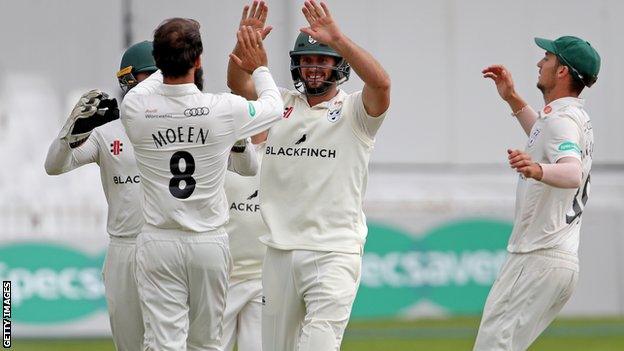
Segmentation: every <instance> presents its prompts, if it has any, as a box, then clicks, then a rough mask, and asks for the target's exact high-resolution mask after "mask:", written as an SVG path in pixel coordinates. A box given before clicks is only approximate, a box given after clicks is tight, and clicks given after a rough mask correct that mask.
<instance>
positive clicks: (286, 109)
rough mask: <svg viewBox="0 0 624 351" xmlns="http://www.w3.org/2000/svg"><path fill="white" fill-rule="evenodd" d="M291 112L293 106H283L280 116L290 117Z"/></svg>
mask: <svg viewBox="0 0 624 351" xmlns="http://www.w3.org/2000/svg"><path fill="white" fill-rule="evenodd" d="M292 112H293V107H292V106H290V107H286V108H284V115H283V116H282V118H288V117H290V114H291V113H292Z"/></svg>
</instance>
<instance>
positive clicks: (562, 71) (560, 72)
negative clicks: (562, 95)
mask: <svg viewBox="0 0 624 351" xmlns="http://www.w3.org/2000/svg"><path fill="white" fill-rule="evenodd" d="M568 74H570V68H568V66H566V65H561V64H560V65H559V67H557V76H559V78H563V77H565V76H566V75H568Z"/></svg>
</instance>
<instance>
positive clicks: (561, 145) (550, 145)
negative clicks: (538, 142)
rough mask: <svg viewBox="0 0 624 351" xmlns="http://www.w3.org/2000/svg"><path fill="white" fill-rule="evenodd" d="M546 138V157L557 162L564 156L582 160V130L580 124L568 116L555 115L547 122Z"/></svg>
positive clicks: (552, 161)
mask: <svg viewBox="0 0 624 351" xmlns="http://www.w3.org/2000/svg"><path fill="white" fill-rule="evenodd" d="M547 128H548V129H547V133H545V134H546V137H547V139H546V140H545V144H544V145H545V148H546V158H547V159H548V161H549V162H550V163H557V161H559V160H560V159H562V158H564V157H574V158H576V159H578V160H579V161H580V160H581V154H582V150H581V147H580V145H581V131H580V129H579V126H578V125H577V124H576V123H575V122H574V121H573V120H572V119H571V118H568V117H566V116H559V117H554V118H552V119H551V120H549V121H548V123H547Z"/></svg>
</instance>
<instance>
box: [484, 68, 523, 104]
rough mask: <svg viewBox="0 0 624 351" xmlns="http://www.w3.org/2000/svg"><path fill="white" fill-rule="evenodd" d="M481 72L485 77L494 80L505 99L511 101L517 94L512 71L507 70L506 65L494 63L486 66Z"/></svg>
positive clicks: (499, 92)
mask: <svg viewBox="0 0 624 351" xmlns="http://www.w3.org/2000/svg"><path fill="white" fill-rule="evenodd" d="M481 73H483V78H490V79H492V80H493V81H494V83H495V84H496V89H497V90H498V94H499V95H500V97H501V98H502V99H503V100H505V101H509V100H510V99H511V98H512V97H513V96H514V95H516V91H515V89H514V82H513V79H512V78H511V73H510V72H509V71H508V70H507V68H505V66H503V65H492V66H489V67H487V68H485V69H484V70H483V71H481Z"/></svg>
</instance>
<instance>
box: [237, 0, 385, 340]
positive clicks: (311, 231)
mask: <svg viewBox="0 0 624 351" xmlns="http://www.w3.org/2000/svg"><path fill="white" fill-rule="evenodd" d="M302 11H303V14H304V16H305V18H306V20H307V21H308V23H309V27H305V28H302V29H301V32H302V33H300V34H299V36H298V37H297V40H296V42H295V47H294V49H293V51H291V52H290V57H291V73H292V77H293V80H294V83H295V87H296V90H285V89H284V90H282V91H281V93H282V98H283V99H284V104H285V109H284V114H283V119H282V121H281V122H280V123H278V124H277V125H275V126H273V127H272V128H271V129H270V131H269V135H268V140H267V142H266V151H265V154H264V157H263V160H262V167H261V176H260V184H261V187H260V209H261V213H262V217H263V218H264V220H265V222H266V224H267V226H268V228H269V235H267V236H264V237H262V242H263V243H265V244H266V245H267V246H268V248H267V252H266V256H265V259H264V265H263V269H262V285H263V295H264V301H263V302H264V306H263V310H262V347H263V350H265V351H292V350H315V351H329V350H332V351H333V350H338V349H339V348H340V344H341V342H342V336H343V333H344V331H345V328H346V326H347V322H348V320H349V316H350V313H351V307H352V305H353V301H354V299H355V295H356V292H357V288H358V286H359V283H360V271H361V258H362V252H363V247H364V241H365V239H366V234H367V227H366V221H365V217H364V213H363V212H362V201H363V199H364V192H365V188H366V182H367V176H368V162H369V158H370V154H371V151H372V149H373V145H374V142H375V134H376V133H377V130H378V129H379V127H380V125H381V123H382V122H383V120H384V117H385V115H386V111H387V109H388V107H389V104H390V78H389V76H388V74H387V73H386V72H385V71H384V69H383V67H382V66H381V64H380V63H379V62H377V60H375V59H374V58H373V56H372V55H370V54H369V53H368V52H366V51H365V50H364V49H362V48H360V47H359V46H357V45H356V44H355V43H354V42H353V41H351V40H350V39H349V38H348V37H347V36H346V35H345V34H344V33H342V31H341V30H340V29H339V28H338V25H337V24H336V22H335V21H334V19H333V17H332V16H331V14H330V12H329V9H328V7H327V5H326V4H325V3H321V4H320V5H319V4H318V3H316V2H314V1H306V2H305V4H304V7H303V9H302ZM255 28H256V30H257V31H259V32H261V33H264V32H266V31H267V28H265V27H264V23H259V24H258V25H257V26H255ZM239 49H240V48H239V47H237V48H235V50H234V53H235V54H236V52H237V50H239ZM351 67H352V68H353V69H354V70H355V72H356V73H357V74H358V76H360V78H361V79H362V80H363V81H364V88H363V89H362V91H358V92H355V93H352V94H348V93H346V92H344V91H342V90H340V89H338V85H339V84H341V83H343V82H345V81H346V80H347V79H348V78H349V73H350V68H351ZM228 83H229V86H230V88H231V89H232V91H234V92H235V93H240V94H241V95H243V96H246V97H248V98H252V97H253V90H252V89H251V86H252V85H251V80H250V77H249V74H248V73H245V72H243V71H241V70H240V69H238V68H237V67H236V66H235V62H232V61H230V65H229V70H228Z"/></svg>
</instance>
